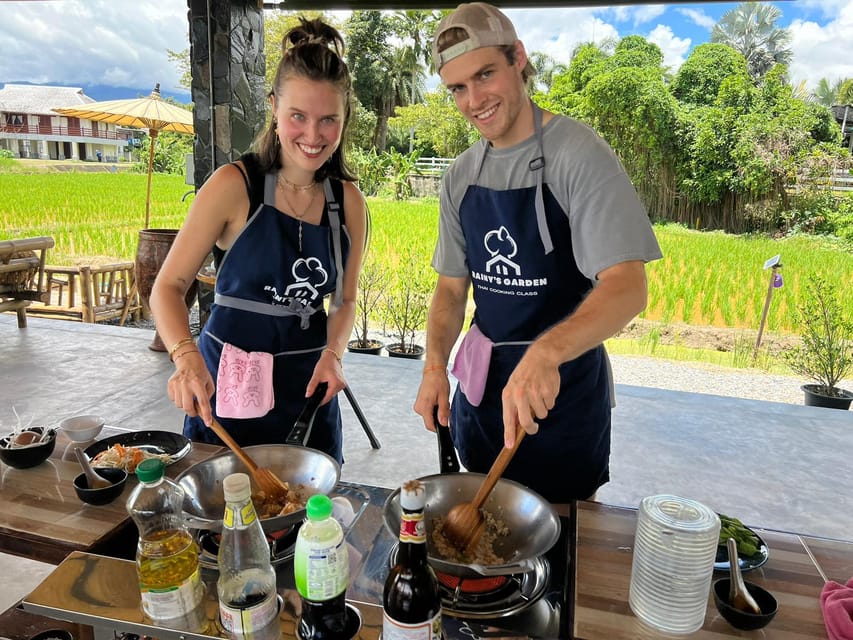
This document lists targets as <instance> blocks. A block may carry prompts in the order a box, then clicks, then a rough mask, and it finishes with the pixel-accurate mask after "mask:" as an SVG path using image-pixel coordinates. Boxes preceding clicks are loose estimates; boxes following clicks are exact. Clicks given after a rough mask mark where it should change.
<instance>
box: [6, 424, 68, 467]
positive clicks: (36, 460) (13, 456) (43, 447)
mask: <svg viewBox="0 0 853 640" xmlns="http://www.w3.org/2000/svg"><path fill="white" fill-rule="evenodd" d="M26 432H32V433H37V434H38V435H39V437H44V438H45V439H44V440H42V441H41V442H36V443H35V444H27V445H20V444H18V445H12V440H13V439H14V438H16V437H18V436H19V435H20V434H18V433H14V434H8V435H6V436H4V437H3V438H0V460H2V461H3V462H5V463H6V464H8V465H9V466H10V467H15V468H16V469H29V468H30V467H35V466H36V465H39V464H41V463H42V462H44V461H45V460H47V459H48V458H49V457H50V454H52V453H53V449H54V448H55V447H56V430H55V429H48V428H46V427H30V428H29V429H27V431H25V432H24V433H26ZM45 434H46V435H45Z"/></svg>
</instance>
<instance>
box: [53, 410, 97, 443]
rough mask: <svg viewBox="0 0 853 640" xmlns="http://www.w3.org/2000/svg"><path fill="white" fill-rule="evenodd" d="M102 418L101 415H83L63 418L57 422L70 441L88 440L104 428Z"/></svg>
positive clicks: (92, 438)
mask: <svg viewBox="0 0 853 640" xmlns="http://www.w3.org/2000/svg"><path fill="white" fill-rule="evenodd" d="M104 422H105V421H104V419H103V418H102V417H101V416H96V415H85V416H74V417H71V418H65V419H64V420H63V421H62V422H60V423H59V429H60V431H62V432H63V433H64V434H65V435H66V436H68V439H69V440H71V441H72V442H88V441H89V440H94V439H95V437H96V436H97V435H98V434H99V433H100V432H101V430H102V429H103V428H104Z"/></svg>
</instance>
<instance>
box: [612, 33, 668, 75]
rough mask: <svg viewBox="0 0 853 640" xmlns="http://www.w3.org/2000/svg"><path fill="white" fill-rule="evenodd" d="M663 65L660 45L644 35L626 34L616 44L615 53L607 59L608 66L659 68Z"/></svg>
mask: <svg viewBox="0 0 853 640" xmlns="http://www.w3.org/2000/svg"><path fill="white" fill-rule="evenodd" d="M661 65H663V53H662V52H661V50H660V47H659V46H657V45H656V44H655V43H653V42H649V41H648V40H646V39H645V38H644V37H643V36H636V35H635V36H626V37H624V38H622V39H621V40H620V41H619V43H618V44H617V45H616V50H615V51H614V52H613V55H612V56H610V57H609V58H608V59H607V65H606V66H607V68H610V69H613V68H616V67H641V68H650V69H658V68H661Z"/></svg>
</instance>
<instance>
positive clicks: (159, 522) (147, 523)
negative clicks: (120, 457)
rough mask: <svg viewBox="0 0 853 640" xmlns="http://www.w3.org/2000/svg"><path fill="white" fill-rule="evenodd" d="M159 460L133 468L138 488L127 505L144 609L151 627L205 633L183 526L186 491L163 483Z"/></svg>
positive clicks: (193, 557) (194, 556)
mask: <svg viewBox="0 0 853 640" xmlns="http://www.w3.org/2000/svg"><path fill="white" fill-rule="evenodd" d="M164 468H165V466H164V464H163V462H162V461H161V460H156V459H151V460H145V461H143V462H142V463H140V464H139V466H137V467H136V476H137V478H138V479H139V484H138V485H137V486H136V488H135V489H134V490H133V492H132V493H131V494H130V497H129V498H128V499H127V511H128V513H129V514H130V516H131V518H133V521H134V522H135V523H136V527H137V529H139V543H138V544H137V548H136V567H137V573H138V575H139V589H140V591H141V594H142V609H143V610H144V611H145V613H146V614H147V615H148V617H149V618H151V620H152V621H153V622H155V623H160V622H166V621H168V625H169V626H170V627H173V628H181V629H186V630H188V631H200V630H201V631H203V630H204V629H205V628H206V626H207V624H206V622H205V616H204V606H203V603H202V600H203V598H204V587H203V585H202V582H201V577H200V574H199V564H198V545H197V544H196V543H195V540H194V539H193V537H192V535H191V534H190V532H189V531H188V530H187V529H186V527H185V526H184V521H183V501H184V490H183V489H182V488H181V487H180V486H179V485H177V484H176V483H175V482H173V481H172V480H170V479H169V478H166V477H165V476H164V475H163V474H164Z"/></svg>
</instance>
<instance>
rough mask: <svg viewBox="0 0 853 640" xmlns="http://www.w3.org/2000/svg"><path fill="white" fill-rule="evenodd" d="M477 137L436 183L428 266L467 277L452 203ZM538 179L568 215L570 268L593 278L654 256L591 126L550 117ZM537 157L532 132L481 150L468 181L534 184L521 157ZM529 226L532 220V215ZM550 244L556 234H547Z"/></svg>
mask: <svg viewBox="0 0 853 640" xmlns="http://www.w3.org/2000/svg"><path fill="white" fill-rule="evenodd" d="M486 144H488V143H487V142H486V141H485V140H480V141H479V142H478V143H476V144H475V145H473V146H471V147H470V148H469V149H467V150H466V151H465V152H464V153H462V154H461V155H460V156H459V157H458V158H457V159H456V161H455V162H454V163H453V165H452V166H451V167H450V169H448V170H447V173H446V174H445V176H444V179H443V181H442V188H441V197H440V214H439V234H438V244H437V245H436V248H435V253H434V254H433V259H432V266H433V267H434V268H435V270H436V271H437V272H438V273H440V274H442V275H446V276H451V277H464V276H467V275H468V273H469V272H468V265H467V261H466V259H465V238H464V235H463V233H462V226H461V224H460V222H459V206H460V203H461V202H462V198H463V197H464V195H465V192H466V191H467V189H468V186H469V185H470V184H472V183H473V182H474V179H475V176H474V172H475V170H476V166H477V163H478V161H479V158H480V156H481V155H482V153H483V147H484V145H486ZM543 145H544V155H545V174H544V182H545V184H546V185H547V186H548V187H549V189H550V190H551V193H552V194H553V195H554V197H555V198H556V200H557V202H559V203H560V206H561V207H562V209H563V211H565V212H566V213H567V214H568V216H569V223H570V225H571V230H572V239H573V245H572V250H573V252H574V256H575V260H576V261H577V265H578V269H580V271H581V273H583V274H584V275H585V276H586V277H587V278H589V279H590V280H592V281H593V282H594V281H595V279H596V275H597V274H598V273H600V272H601V271H603V270H604V269H606V268H607V267H611V266H613V265H615V264H619V263H620V262H627V261H630V260H643V261H644V262H649V261H651V260H657V259H658V258H660V257H661V251H660V247H659V246H658V243H657V240H656V239H655V236H654V233H653V231H652V228H651V225H650V224H649V219H648V216H647V215H646V211H645V208H644V207H643V205H642V203H641V202H640V200H639V198H638V197H637V192H636V191H635V190H634V187H633V185H632V184H631V181H630V180H629V179H628V176H627V174H626V173H625V170H624V168H623V167H622V164H621V163H620V162H619V159H618V158H617V157H616V154H615V153H613V150H612V149H611V148H610V146H609V145H608V144H607V143H606V142H605V141H604V140H603V139H602V138H601V136H599V135H598V134H597V133H596V132H595V131H594V130H593V129H592V128H590V127H589V126H587V125H586V124H583V123H582V122H579V121H577V120H573V119H571V118H567V117H565V116H554V117H553V118H551V120H550V121H549V122H548V123H547V124H546V125H545V126H544V128H543ZM538 155H539V152H538V148H537V142H536V137H535V136H531V137H530V138H528V139H527V140H525V141H524V142H521V143H519V144H517V145H515V146H514V147H510V148H507V149H489V151H488V154H487V156H486V159H485V161H484V162H483V168H482V170H481V171H480V175H479V177H478V178H477V179H476V184H478V185H480V186H482V187H486V188H489V189H494V190H499V191H504V190H507V189H520V188H524V187H531V186H535V184H536V174H535V173H534V172H533V171H530V169H529V168H528V163H529V162H530V160H531V159H533V158H535V157H536V156H538ZM531 224H536V220H535V216H534V217H532V218H531ZM553 241H554V244H557V243H559V242H560V239H559V238H557V237H553Z"/></svg>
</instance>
